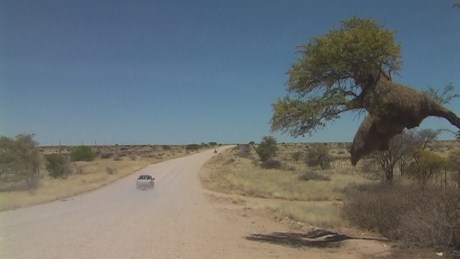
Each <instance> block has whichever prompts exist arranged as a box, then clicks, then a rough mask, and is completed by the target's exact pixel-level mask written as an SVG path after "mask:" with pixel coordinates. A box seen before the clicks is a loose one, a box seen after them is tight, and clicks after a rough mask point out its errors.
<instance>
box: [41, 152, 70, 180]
mask: <svg viewBox="0 0 460 259" xmlns="http://www.w3.org/2000/svg"><path fill="white" fill-rule="evenodd" d="M45 159H46V161H47V162H48V164H47V165H46V169H47V170H48V172H49V174H50V176H51V177H54V178H57V177H66V176H67V174H68V173H69V161H68V160H67V158H66V157H65V156H63V155H59V154H49V155H46V156H45Z"/></svg>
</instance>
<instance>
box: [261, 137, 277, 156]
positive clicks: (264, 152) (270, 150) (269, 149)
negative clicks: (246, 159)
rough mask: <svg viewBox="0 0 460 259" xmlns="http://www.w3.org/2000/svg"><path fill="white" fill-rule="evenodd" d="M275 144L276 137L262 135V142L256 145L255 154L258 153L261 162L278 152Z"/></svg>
mask: <svg viewBox="0 0 460 259" xmlns="http://www.w3.org/2000/svg"><path fill="white" fill-rule="evenodd" d="M276 144H277V143H276V139H275V138H274V137H272V136H266V137H263V139H262V142H260V144H259V145H258V146H257V147H256V152H257V155H259V158H260V160H262V162H266V161H268V160H269V159H271V158H272V157H274V156H275V155H276V152H278V147H277V146H276Z"/></svg>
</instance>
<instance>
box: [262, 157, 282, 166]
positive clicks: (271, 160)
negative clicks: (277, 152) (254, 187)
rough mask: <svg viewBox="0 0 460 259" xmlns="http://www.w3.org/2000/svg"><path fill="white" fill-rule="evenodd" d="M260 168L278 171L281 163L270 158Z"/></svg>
mask: <svg viewBox="0 0 460 259" xmlns="http://www.w3.org/2000/svg"><path fill="white" fill-rule="evenodd" d="M262 167H263V168H265V169H280V168H281V162H280V161H277V160H275V159H271V158H270V159H268V160H267V161H265V162H263V163H262Z"/></svg>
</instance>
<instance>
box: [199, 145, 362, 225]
mask: <svg viewBox="0 0 460 259" xmlns="http://www.w3.org/2000/svg"><path fill="white" fill-rule="evenodd" d="M340 147H341V146H340ZM305 148H306V146H305V145H303V144H292V145H291V146H289V145H288V144H282V145H281V147H280V148H279V155H278V157H277V158H276V159H278V160H279V161H282V162H283V163H284V166H283V168H285V169H263V168H261V167H260V166H258V165H257V163H256V162H255V161H256V160H255V156H254V155H253V154H246V155H245V156H244V157H241V156H239V154H240V150H237V149H234V150H231V151H227V152H224V153H223V154H220V155H219V156H215V157H214V158H213V159H212V160H211V161H209V163H208V164H207V168H208V170H207V173H206V174H203V175H202V183H203V186H204V187H205V188H208V189H210V190H212V191H216V192H221V193H226V194H229V195H232V196H235V195H237V196H243V197H257V198H264V199H273V200H274V202H271V203H270V204H269V205H267V206H266V208H268V209H270V210H272V211H274V212H275V214H277V215H279V216H281V217H289V218H291V219H293V220H296V221H300V222H304V223H307V224H310V225H315V226H322V227H330V226H334V225H336V226H337V225H341V224H342V221H341V220H340V216H339V210H338V206H339V204H340V201H341V200H342V199H343V197H344V196H343V195H344V194H343V189H344V188H345V187H347V186H348V185H350V184H358V183H367V182H370V180H367V179H365V178H364V177H362V176H361V175H360V174H356V173H355V172H354V171H352V172H347V171H344V170H343V169H332V170H326V171H318V173H319V174H323V175H325V176H328V177H329V178H330V181H301V180H299V176H300V175H301V174H303V173H304V172H305V170H309V168H308V167H307V166H306V165H305V163H304V162H303V161H298V162H297V163H295V161H294V160H292V154H293V153H294V152H297V151H298V150H304V149H305ZM334 152H335V153H337V154H338V153H340V154H342V153H343V152H341V150H340V149H334ZM286 161H287V162H286ZM310 170H311V169H310Z"/></svg>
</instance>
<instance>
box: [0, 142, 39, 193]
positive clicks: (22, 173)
mask: <svg viewBox="0 0 460 259" xmlns="http://www.w3.org/2000/svg"><path fill="white" fill-rule="evenodd" d="M33 138H34V135H33V134H20V135H18V136H16V138H15V139H11V138H8V137H4V136H1V137H0V183H7V182H15V183H19V182H21V181H25V183H26V185H27V187H29V188H32V187H35V186H36V185H37V183H38V174H39V172H40V160H41V157H40V152H39V150H38V147H37V146H38V143H37V142H36V141H35V140H34V139H33Z"/></svg>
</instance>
